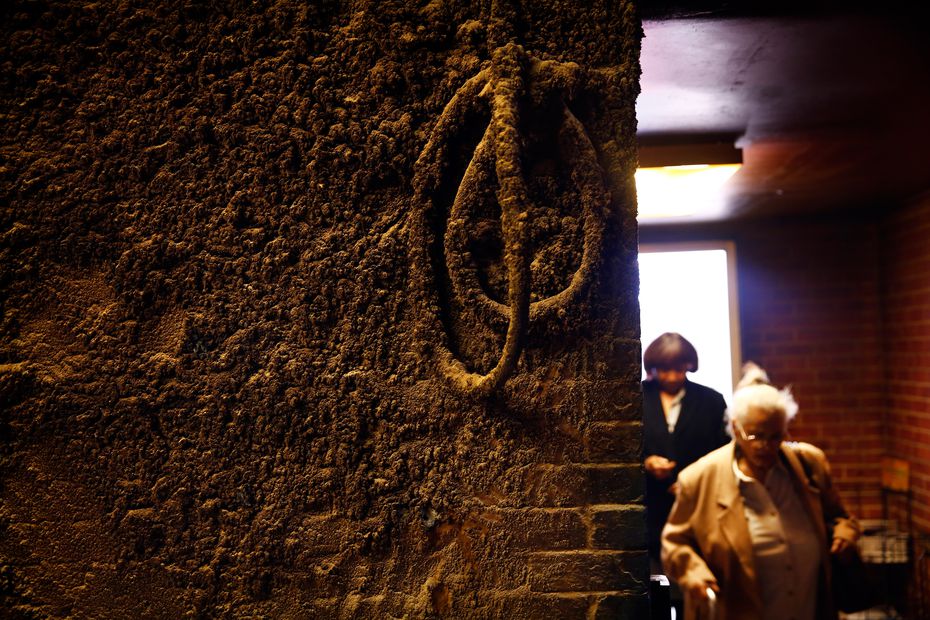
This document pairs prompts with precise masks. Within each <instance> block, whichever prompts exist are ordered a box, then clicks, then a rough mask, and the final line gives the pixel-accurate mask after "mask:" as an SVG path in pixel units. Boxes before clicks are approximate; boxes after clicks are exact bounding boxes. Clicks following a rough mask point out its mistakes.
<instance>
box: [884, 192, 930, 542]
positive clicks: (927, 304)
mask: <svg viewBox="0 0 930 620" xmlns="http://www.w3.org/2000/svg"><path fill="white" fill-rule="evenodd" d="M928 239H930V194H928V195H924V196H923V197H922V198H920V199H918V200H916V201H914V202H913V203H912V204H911V205H909V206H908V207H907V208H906V209H902V210H900V211H897V212H895V213H894V214H892V215H890V216H889V217H888V218H887V219H886V221H885V223H884V227H883V242H884V248H885V251H884V263H883V271H884V274H885V280H884V301H885V303H884V312H885V341H886V346H885V361H886V384H887V388H888V391H887V406H886V409H887V416H888V418H887V420H888V425H887V429H888V444H887V448H888V454H889V455H893V456H896V457H897V458H904V459H907V460H908V461H909V462H910V466H911V487H912V490H913V493H914V498H913V504H912V505H913V519H914V525H915V526H916V527H917V528H918V529H920V530H922V531H923V532H930V244H928Z"/></svg>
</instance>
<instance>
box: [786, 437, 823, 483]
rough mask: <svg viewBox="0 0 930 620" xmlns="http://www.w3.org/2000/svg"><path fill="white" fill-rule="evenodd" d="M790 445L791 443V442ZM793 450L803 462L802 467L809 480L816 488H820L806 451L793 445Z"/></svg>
mask: <svg viewBox="0 0 930 620" xmlns="http://www.w3.org/2000/svg"><path fill="white" fill-rule="evenodd" d="M789 445H790V444H789ZM791 451H792V452H794V455H795V456H796V457H797V458H798V461H800V463H801V469H803V470H804V475H805V476H806V477H807V482H808V484H810V485H811V486H812V487H814V488H815V489H819V488H820V487H819V486H817V481H816V480H814V473H813V471H812V470H811V464H810V463H808V462H807V458H805V456H804V453H803V452H802V451H800V450H797V449H796V448H795V447H794V446H793V445H792V446H791Z"/></svg>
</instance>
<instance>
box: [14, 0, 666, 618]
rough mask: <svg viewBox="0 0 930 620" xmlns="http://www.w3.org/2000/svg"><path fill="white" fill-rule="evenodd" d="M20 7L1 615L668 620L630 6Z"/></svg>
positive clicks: (368, 2) (298, 3) (194, 3)
mask: <svg viewBox="0 0 930 620" xmlns="http://www.w3.org/2000/svg"><path fill="white" fill-rule="evenodd" d="M2 14H3V18H2V19H0V92H2V93H3V96H2V97H0V118H2V119H3V121H2V123H0V289H2V290H0V440H2V443H0V479H2V485H0V616H3V617H16V618H33V617H39V618H56V617H123V618H180V617H185V616H187V615H192V616H198V617H224V618H227V617H228V618H233V617H238V618H244V617H281V618H386V617H409V618H425V617H430V618H434V617H448V618H475V617H478V618H481V617H487V618H545V617H557V618H591V617H629V618H642V617H644V615H645V614H644V605H645V597H644V591H645V585H646V580H647V573H648V566H647V562H646V558H645V551H644V546H645V544H644V523H643V519H642V506H641V495H642V487H641V484H642V478H641V474H640V464H639V454H638V448H639V435H640V431H639V419H640V397H639V342H638V333H639V328H638V316H639V315H638V307H637V303H636V290H637V276H636V269H635V265H636V262H635V258H636V221H635V209H634V204H633V188H632V174H633V169H634V166H635V158H636V154H635V117H634V103H635V98H636V93H637V90H638V77H639V66H638V53H639V36H640V26H639V22H638V19H637V17H636V15H635V12H634V11H633V9H632V5H631V4H629V3H628V2H592V3H577V2H574V1H568V0H564V1H563V0H540V1H537V2H531V3H510V2H467V1H463V2H458V1H454V0H451V1H449V2H439V1H437V2H419V1H416V0H396V1H384V2H381V1H374V0H362V1H360V2H351V3H348V2H338V3H337V2H305V1H303V0H278V1H275V2H270V1H263V0H258V1H256V2H248V3H244V2H231V3H224V2H203V1H198V0H190V1H188V0H183V1H182V0H177V1H168V2H157V3H151V2H145V1H142V0H129V1H127V2H115V1H104V2H81V1H67V0H63V1H61V2H42V1H31V0H29V1H27V0H14V1H13V2H10V3H7V4H6V5H5V6H4V8H3V9H2ZM569 112H570V113H569ZM489 127H491V129H489ZM483 137H484V138H486V139H484V140H482V138H483ZM479 144H480V145H482V146H479ZM485 147H487V148H485ZM518 151H519V156H517V155H515V153H516V152H518ZM470 164H471V165H470ZM459 197H462V199H461V200H459V199H458V198H459ZM511 209H514V210H520V211H523V213H522V214H520V215H515V214H511V211H510V210H511ZM504 210H506V211H507V213H508V217H507V218H505V217H504V215H503V214H502V211H504ZM505 220H506V221H505ZM517 229H523V232H522V233H521V234H517V233H514V234H513V235H510V233H512V232H513V231H514V230H517ZM601 234H602V235H603V236H602V237H600V239H601V240H602V242H601V243H598V242H596V241H597V239H598V235H601ZM508 235H510V236H508ZM502 237H508V238H507V239H503V238H502ZM513 239H519V240H520V242H519V243H515V242H512V240H513ZM514 265H516V267H515V268H514V269H513V270H510V268H511V267H512V266H514ZM584 265H587V266H588V267H590V268H588V267H585V269H582V266H584ZM453 271H454V273H453ZM579 271H581V272H583V275H581V276H579V277H578V278H577V279H576V278H574V274H576V273H578V272H579ZM515 273H516V274H517V275H519V276H520V277H519V278H515V277H514V274H515ZM527 274H531V276H532V278H531V282H532V285H529V284H527V282H528V281H530V279H529V277H528V276H527ZM508 278H509V279H510V280H511V282H510V284H513V283H512V281H513V280H519V281H520V282H522V284H521V283H520V282H518V283H517V284H513V288H514V290H516V294H515V297H516V298H517V299H516V300H515V299H513V298H508V288H509V287H508V283H509V282H508ZM453 280H454V283H453ZM463 281H467V282H465V284H463V283H462V282H463ZM576 281H577V282H579V283H580V286H579V287H578V288H577V289H574V288H573V289H572V290H574V291H575V292H574V293H572V294H569V295H563V296H561V297H558V298H556V299H555V300H554V301H552V299H553V298H555V297H556V296H557V295H558V294H559V291H563V290H565V289H566V288H567V287H569V286H570V285H571V283H572V282H576ZM530 299H531V300H532V301H534V302H539V301H543V300H546V299H549V300H550V303H549V305H548V306H543V310H540V311H539V312H534V311H531V310H527V308H526V306H525V305H521V303H522V302H523V301H524V300H530ZM495 304H496V305H495ZM503 304H510V305H511V306H512V307H515V308H521V307H522V308H523V312H518V313H517V314H519V315H521V316H520V317H518V318H521V317H522V318H526V317H525V316H524V315H529V317H528V319H527V320H526V321H525V328H524V329H522V330H520V335H521V336H522V337H521V338H518V339H517V340H515V341H514V342H517V343H518V344H520V345H522V347H523V348H522V355H520V357H519V363H518V364H517V365H516V366H515V368H514V372H513V374H512V376H510V377H509V379H508V380H507V381H506V383H504V384H503V385H501V386H499V387H498V389H496V390H493V391H491V392H490V393H475V392H466V391H465V390H462V389H460V387H461V386H460V385H459V384H457V383H456V382H455V381H454V379H457V378H461V376H462V375H463V374H464V373H463V372H459V373H457V374H456V373H451V372H450V371H449V364H448V363H447V362H448V361H449V359H451V358H455V359H457V360H459V361H461V362H462V365H463V367H465V368H467V369H468V370H471V371H475V372H476V373H486V372H489V371H490V370H491V369H492V368H493V367H494V364H495V362H496V361H497V360H498V359H499V358H500V357H501V351H502V347H503V346H504V344H505V342H507V339H506V334H507V332H508V325H509V324H510V323H509V322H508V315H507V312H505V311H501V307H502V305H503ZM534 308H537V309H539V308H540V306H534ZM546 308H548V310H546ZM508 350H509V349H508ZM512 359H513V358H512ZM457 385H458V387H456V386H457Z"/></svg>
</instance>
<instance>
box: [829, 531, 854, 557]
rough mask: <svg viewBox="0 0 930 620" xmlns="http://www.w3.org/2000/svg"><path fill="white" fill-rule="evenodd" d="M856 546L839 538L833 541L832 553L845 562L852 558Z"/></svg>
mask: <svg viewBox="0 0 930 620" xmlns="http://www.w3.org/2000/svg"><path fill="white" fill-rule="evenodd" d="M854 546H855V543H853V542H850V541H848V540H846V539H845V538H840V537H839V536H837V537H836V538H834V539H833V545H831V547H830V553H831V554H833V555H835V556H838V557H839V558H840V559H843V560H845V559H848V558H849V557H851V556H852V554H853V547H854Z"/></svg>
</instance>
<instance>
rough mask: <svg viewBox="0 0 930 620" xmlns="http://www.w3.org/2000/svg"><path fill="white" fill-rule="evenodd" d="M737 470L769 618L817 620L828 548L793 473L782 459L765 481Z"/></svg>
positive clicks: (757, 572)
mask: <svg viewBox="0 0 930 620" xmlns="http://www.w3.org/2000/svg"><path fill="white" fill-rule="evenodd" d="M733 471H734V473H735V474H736V478H737V480H738V481H739V489H740V494H741V495H742V496H743V506H744V508H743V513H744V514H745V516H746V522H747V524H748V526H749V535H750V537H751V538H752V551H753V555H754V558H755V566H756V581H757V582H758V584H759V594H760V595H761V596H762V606H763V612H764V613H763V616H762V618H763V620H813V618H814V615H815V614H816V610H817V586H818V579H819V571H820V559H821V553H823V550H822V549H820V543H819V540H818V538H817V532H816V530H815V529H814V524H813V523H811V522H810V519H809V518H808V516H807V512H806V511H805V509H804V505H803V503H802V499H801V498H800V497H798V494H797V492H796V491H795V488H794V484H793V483H792V482H791V476H790V474H789V473H788V471H787V470H786V469H785V467H784V466H783V465H782V464H781V462H778V463H776V465H775V466H774V467H772V469H771V470H770V471H769V472H768V474H767V475H766V478H765V483H764V484H763V483H760V482H759V481H758V480H756V479H755V478H752V477H750V476H747V475H746V474H744V473H743V472H742V471H741V470H740V468H739V465H738V464H737V462H736V459H734V460H733Z"/></svg>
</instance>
